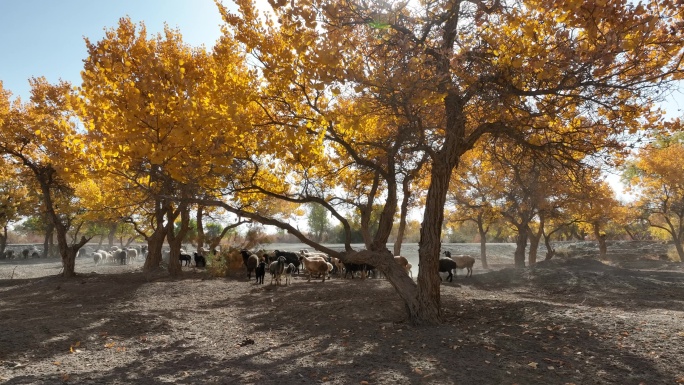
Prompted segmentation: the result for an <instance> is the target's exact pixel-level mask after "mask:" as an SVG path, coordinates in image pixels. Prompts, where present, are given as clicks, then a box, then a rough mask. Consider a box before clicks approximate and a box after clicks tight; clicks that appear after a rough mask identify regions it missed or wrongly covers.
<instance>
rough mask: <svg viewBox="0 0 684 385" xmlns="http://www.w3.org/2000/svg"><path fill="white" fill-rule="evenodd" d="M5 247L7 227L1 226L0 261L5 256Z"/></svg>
mask: <svg viewBox="0 0 684 385" xmlns="http://www.w3.org/2000/svg"><path fill="white" fill-rule="evenodd" d="M6 247H7V225H4V226H2V234H0V259H1V258H4V256H5V248H6Z"/></svg>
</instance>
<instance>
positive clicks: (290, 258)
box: [275, 250, 301, 274]
mask: <svg viewBox="0 0 684 385" xmlns="http://www.w3.org/2000/svg"><path fill="white" fill-rule="evenodd" d="M275 256H276V258H279V257H285V263H291V264H293V265H294V266H295V273H297V274H299V265H300V264H301V263H300V261H299V254H297V253H293V252H291V251H280V250H276V251H275Z"/></svg>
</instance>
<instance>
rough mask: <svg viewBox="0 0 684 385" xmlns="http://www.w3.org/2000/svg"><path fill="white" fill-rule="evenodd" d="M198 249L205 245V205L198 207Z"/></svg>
mask: <svg viewBox="0 0 684 385" xmlns="http://www.w3.org/2000/svg"><path fill="white" fill-rule="evenodd" d="M195 219H196V221H197V249H198V250H200V249H202V248H203V247H204V207H203V206H198V207H197V217H196V218H195Z"/></svg>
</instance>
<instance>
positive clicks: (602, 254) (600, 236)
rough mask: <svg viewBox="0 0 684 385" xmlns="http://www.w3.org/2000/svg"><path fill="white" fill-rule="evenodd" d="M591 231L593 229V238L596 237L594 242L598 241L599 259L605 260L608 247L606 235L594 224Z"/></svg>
mask: <svg viewBox="0 0 684 385" xmlns="http://www.w3.org/2000/svg"><path fill="white" fill-rule="evenodd" d="M592 227H593V229H594V236H595V237H596V240H597V241H598V245H599V258H601V259H605V258H606V254H607V253H608V245H607V244H606V234H605V233H603V232H601V227H600V226H599V225H598V224H596V223H594V224H593V226H592Z"/></svg>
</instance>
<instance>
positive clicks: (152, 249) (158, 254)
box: [143, 227, 166, 274]
mask: <svg viewBox="0 0 684 385" xmlns="http://www.w3.org/2000/svg"><path fill="white" fill-rule="evenodd" d="M165 238H166V232H165V229H164V227H161V228H157V229H155V231H154V233H152V235H151V236H150V237H149V238H148V240H147V258H146V259H145V265H144V266H143V272H145V273H146V274H149V273H151V272H152V271H154V270H155V269H157V268H158V267H159V264H160V263H161V260H162V248H163V247H164V239H165Z"/></svg>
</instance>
